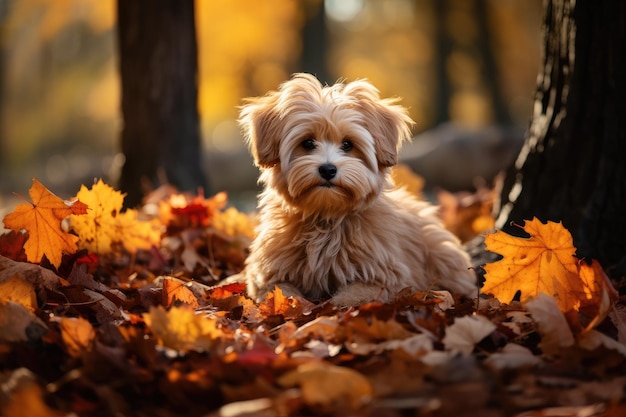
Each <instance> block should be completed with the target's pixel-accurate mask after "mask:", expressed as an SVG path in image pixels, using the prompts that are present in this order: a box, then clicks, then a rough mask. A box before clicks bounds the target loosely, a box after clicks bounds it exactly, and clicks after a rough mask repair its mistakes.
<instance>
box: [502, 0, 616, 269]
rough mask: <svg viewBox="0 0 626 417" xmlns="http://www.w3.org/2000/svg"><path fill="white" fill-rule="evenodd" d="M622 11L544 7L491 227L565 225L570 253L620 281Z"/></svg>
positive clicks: (579, 2)
mask: <svg viewBox="0 0 626 417" xmlns="http://www.w3.org/2000/svg"><path fill="white" fill-rule="evenodd" d="M625 51H626V3H624V2H595V1H593V0H550V1H547V3H546V6H545V21H544V50H543V57H542V58H543V66H542V67H541V68H540V69H539V75H538V79H537V90H536V97H535V104H534V111H533V116H532V120H531V124H530V128H529V131H528V133H527V137H526V141H525V144H524V147H523V149H522V150H521V152H520V154H519V156H518V158H517V160H516V161H515V163H514V165H513V166H512V167H511V168H510V170H509V172H508V173H507V176H506V179H505V181H504V184H503V189H502V192H501V206H500V212H499V217H498V220H497V222H496V225H497V226H498V227H502V228H504V229H505V230H507V231H511V232H513V231H515V230H517V229H518V228H514V227H511V226H510V223H511V222H515V223H520V222H522V221H523V220H524V219H531V218H532V217H533V216H535V217H537V218H539V219H540V220H542V221H544V222H545V221H546V220H552V221H563V224H564V226H565V227H567V228H568V230H569V231H570V232H571V233H572V235H573V237H574V245H575V246H576V247H577V248H578V251H577V254H578V255H579V256H583V257H586V258H595V259H598V260H599V261H600V263H601V264H602V265H603V266H604V267H605V269H606V270H607V272H608V273H609V275H610V276H611V277H612V278H614V279H616V280H617V279H621V278H623V277H625V276H626V164H625V163H624V157H626V129H624V127H623V123H624V117H625V116H626V100H624V97H623V93H624V92H625V91H626V83H625V81H624V80H625V78H626V77H624V74H625V73H626V52H625Z"/></svg>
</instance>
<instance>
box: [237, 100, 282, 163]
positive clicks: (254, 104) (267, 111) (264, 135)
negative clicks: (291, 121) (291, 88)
mask: <svg viewBox="0 0 626 417" xmlns="http://www.w3.org/2000/svg"><path fill="white" fill-rule="evenodd" d="M278 98H279V94H278V93H270V94H268V95H266V96H264V97H257V98H249V99H246V100H245V104H244V105H243V106H242V107H241V111H240V113H239V119H238V121H239V125H240V126H241V128H242V130H243V134H244V137H245V139H246V142H247V143H248V146H249V147H250V152H251V153H252V156H253V157H254V162H255V163H256V164H257V166H259V167H261V168H270V167H273V166H274V165H276V164H277V163H278V161H279V155H278V151H279V150H278V146H279V141H280V130H279V129H280V126H281V124H280V120H279V119H280V116H279V114H278V110H277V109H276V103H277V101H278Z"/></svg>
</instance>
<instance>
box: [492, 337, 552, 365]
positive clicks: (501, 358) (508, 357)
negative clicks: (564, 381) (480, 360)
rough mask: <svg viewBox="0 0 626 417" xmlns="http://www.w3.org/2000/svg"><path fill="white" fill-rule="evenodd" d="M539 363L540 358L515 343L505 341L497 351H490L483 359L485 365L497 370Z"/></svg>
mask: <svg viewBox="0 0 626 417" xmlns="http://www.w3.org/2000/svg"><path fill="white" fill-rule="evenodd" d="M541 363H542V361H541V358H539V357H538V356H535V355H533V353H532V352H531V351H530V349H528V348H526V347H524V346H521V345H518V344H517V343H507V344H506V345H505V346H504V347H503V348H502V349H501V350H500V351H499V352H495V353H492V354H491V355H489V357H488V358H487V359H485V364H486V365H487V366H489V367H490V368H492V369H495V370H498V371H500V370H503V369H519V368H527V367H533V366H537V365H539V364H541Z"/></svg>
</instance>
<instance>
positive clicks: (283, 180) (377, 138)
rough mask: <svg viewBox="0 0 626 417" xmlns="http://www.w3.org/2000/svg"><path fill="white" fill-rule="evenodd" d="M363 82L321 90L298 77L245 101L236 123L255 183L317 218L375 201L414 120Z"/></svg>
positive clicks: (308, 79) (315, 83)
mask: <svg viewBox="0 0 626 417" xmlns="http://www.w3.org/2000/svg"><path fill="white" fill-rule="evenodd" d="M394 102H395V101H394V100H389V99H387V100H381V99H380V98H379V96H378V90H376V88H375V87H374V86H372V85H371V84H370V83H368V82H367V81H363V80H360V81H355V82H352V83H349V84H345V85H344V84H335V85H334V86H331V87H323V86H322V85H321V84H320V82H319V81H318V80H317V79H316V78H315V77H313V76H312V75H308V74H296V75H294V77H293V78H292V79H291V80H289V81H287V82H286V83H284V84H283V85H282V86H281V87H280V89H279V90H278V91H275V92H271V93H268V94H267V95H266V96H264V97H260V98H255V99H249V100H248V101H247V103H246V104H245V105H244V106H243V108H242V110H241V115H240V118H239V121H240V123H241V125H242V128H243V130H244V134H245V137H246V140H247V141H248V144H249V146H250V150H251V152H252V155H253V157H254V160H255V163H256V164H257V165H258V166H259V167H260V168H261V169H262V171H263V172H262V175H261V181H262V182H263V183H265V186H266V187H272V188H274V189H275V190H276V191H277V192H278V193H279V194H280V195H281V196H282V198H283V199H284V200H285V201H287V202H288V203H289V204H290V205H291V206H292V207H294V208H296V209H298V210H300V211H302V212H303V213H309V214H318V215H321V216H334V215H342V214H345V213H347V212H350V211H355V210H358V209H359V208H360V207H363V206H365V205H367V204H368V203H369V202H371V201H372V200H373V199H374V198H376V197H377V196H378V194H379V193H380V191H381V190H382V187H383V185H384V183H385V175H386V172H387V169H388V168H389V167H390V166H392V165H395V164H396V162H397V155H398V148H399V146H400V144H401V142H402V141H403V140H405V139H407V138H409V136H410V125H411V124H412V123H413V122H412V120H411V119H410V118H409V116H408V114H407V111H406V109H404V108H403V107H401V106H399V105H396V104H394Z"/></svg>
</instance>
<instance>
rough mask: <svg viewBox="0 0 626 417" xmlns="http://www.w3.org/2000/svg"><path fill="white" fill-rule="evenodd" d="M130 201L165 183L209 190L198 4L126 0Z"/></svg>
mask: <svg viewBox="0 0 626 417" xmlns="http://www.w3.org/2000/svg"><path fill="white" fill-rule="evenodd" d="M117 10H118V43H119V53H120V73H121V84H122V115H123V119H124V126H123V129H122V133H121V147H122V151H123V153H124V155H125V158H126V160H125V163H124V166H123V168H122V176H121V181H120V187H121V189H122V191H124V192H126V193H127V196H126V200H125V203H126V205H127V206H129V207H132V206H135V205H137V204H139V203H140V202H141V198H142V196H143V195H144V193H145V192H146V191H149V190H150V189H151V188H154V187H156V186H158V185H160V184H161V183H163V182H164V181H167V182H168V183H170V184H173V185H174V186H176V187H178V188H179V189H180V190H193V191H195V190H196V189H197V188H198V187H204V186H205V181H204V175H203V172H202V168H201V152H200V130H199V116H198V109H197V82H198V79H197V67H198V65H197V45H196V33H195V22H194V1H193V0H151V1H141V0H118V2H117Z"/></svg>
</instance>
